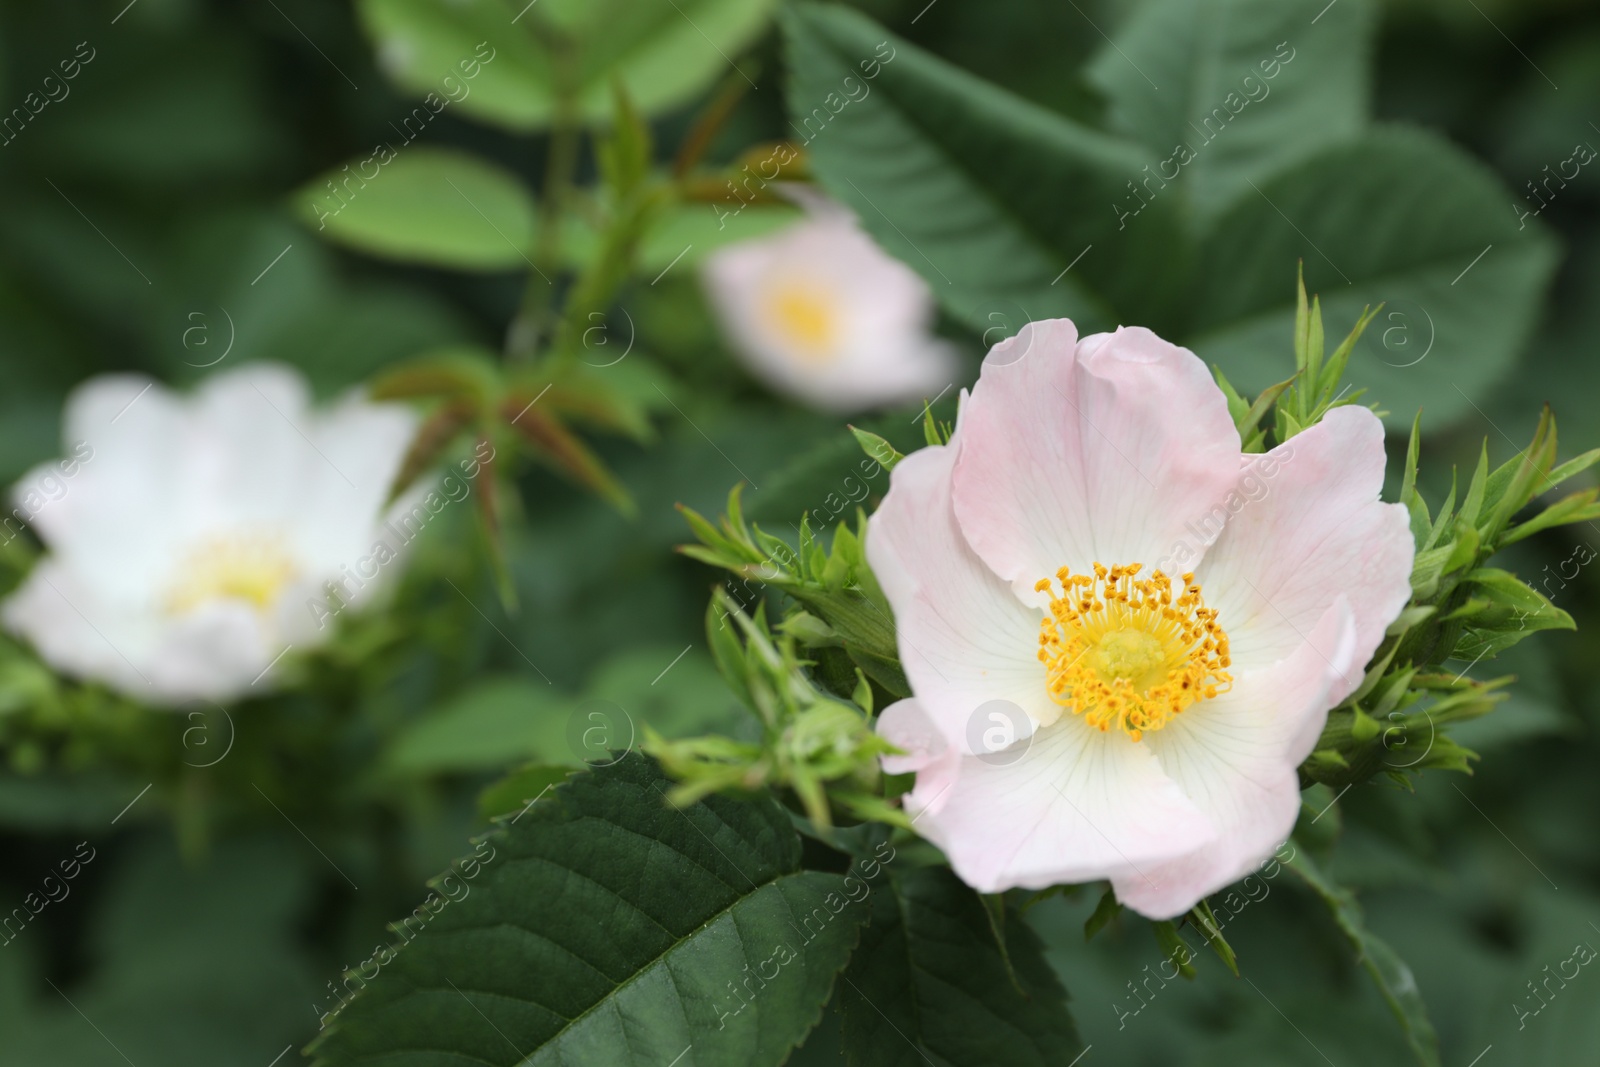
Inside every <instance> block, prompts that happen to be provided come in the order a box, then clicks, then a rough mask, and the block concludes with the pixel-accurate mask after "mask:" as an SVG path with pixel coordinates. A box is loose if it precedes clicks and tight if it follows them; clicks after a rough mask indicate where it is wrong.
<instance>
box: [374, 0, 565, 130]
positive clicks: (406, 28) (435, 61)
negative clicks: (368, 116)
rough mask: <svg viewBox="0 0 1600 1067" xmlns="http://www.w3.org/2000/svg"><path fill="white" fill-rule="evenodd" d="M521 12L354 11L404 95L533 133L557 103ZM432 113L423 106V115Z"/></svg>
mask: <svg viewBox="0 0 1600 1067" xmlns="http://www.w3.org/2000/svg"><path fill="white" fill-rule="evenodd" d="M522 6H523V5H522V4H520V3H517V4H513V3H512V0H357V4H356V8H357V11H358V12H359V13H360V16H361V25H362V28H363V29H365V30H366V32H367V36H368V38H370V39H371V41H372V44H373V47H374V48H376V49H377V51H378V66H379V67H380V68H382V69H383V71H384V72H385V73H386V74H388V75H389V77H390V78H392V79H393V80H394V81H395V83H396V84H397V85H399V86H400V87H401V88H403V89H407V90H410V91H411V92H412V93H413V94H414V95H415V96H416V97H417V98H418V99H422V100H424V101H425V103H430V104H431V105H432V106H433V107H439V106H440V102H441V101H443V102H444V103H443V107H444V108H450V109H459V110H460V111H461V112H463V113H465V114H467V115H471V116H472V117H474V118H477V119H481V120H483V121H486V122H493V123H497V124H499V125H502V126H507V127H509V128H511V129H513V130H530V129H535V128H537V127H539V126H541V125H543V124H544V123H546V122H548V121H549V118H550V113H551V111H552V109H553V106H554V97H553V95H552V92H551V88H550V86H551V80H550V61H549V59H548V57H547V56H546V55H545V52H544V50H543V49H542V48H540V47H539V45H538V44H537V43H536V42H535V41H534V38H533V36H532V35H531V34H530V33H529V32H528V27H527V26H526V25H520V24H518V23H515V22H513V21H512V20H513V19H515V18H516V17H517V13H518V11H519V9H521V8H522ZM480 46H486V47H483V48H482V49H481V50H480ZM486 59H487V61H488V62H484V60H486ZM463 64H465V66H463ZM473 71H476V74H475V75H473V76H469V75H471V74H472V72H473ZM445 79H449V80H448V81H446V80H445ZM430 93H431V94H433V96H434V99H433V101H428V100H427V95H428V94H430ZM428 111H429V108H428V107H424V108H423V109H422V115H423V116H425V115H427V114H428ZM410 117H411V118H412V119H413V124H415V122H417V121H419V120H420V119H421V116H418V115H417V113H416V112H415V111H414V112H412V115H411V116H410ZM402 121H404V120H402Z"/></svg>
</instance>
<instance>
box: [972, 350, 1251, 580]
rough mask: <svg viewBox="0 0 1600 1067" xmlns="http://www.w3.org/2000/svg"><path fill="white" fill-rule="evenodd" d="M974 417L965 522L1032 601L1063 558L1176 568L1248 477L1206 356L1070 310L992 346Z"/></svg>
mask: <svg viewBox="0 0 1600 1067" xmlns="http://www.w3.org/2000/svg"><path fill="white" fill-rule="evenodd" d="M962 419H963V424H962V430H963V434H964V438H965V444H964V446H963V448H962V453H961V459H960V462H959V463H958V464H957V465H956V471H955V510H956V515H957V517H958V519H959V520H960V524H961V529H962V532H963V533H964V534H965V535H966V538H967V540H968V542H969V543H970V544H971V545H972V547H973V549H974V550H976V551H977V553H978V555H979V556H981V557H982V558H983V559H984V561H985V562H987V563H988V564H989V566H990V568H991V569H992V570H993V571H994V572H995V573H996V574H998V575H999V576H1000V577H1002V578H1004V579H1006V580H1008V581H1010V582H1012V583H1014V585H1015V587H1016V589H1017V591H1018V595H1019V596H1023V597H1024V598H1027V599H1029V600H1032V599H1033V598H1034V597H1035V596H1036V594H1033V593H1032V588H1033V584H1034V583H1035V582H1036V581H1038V580H1039V579H1040V578H1049V577H1052V576H1053V575H1054V574H1055V573H1056V570H1057V569H1058V568H1060V567H1062V566H1068V567H1071V568H1072V570H1073V571H1075V572H1078V573H1083V572H1086V571H1088V570H1089V569H1090V568H1091V565H1092V564H1093V563H1095V562H1101V563H1104V564H1106V565H1108V566H1109V565H1113V564H1118V563H1143V564H1145V566H1146V567H1147V568H1155V567H1160V566H1163V563H1164V561H1166V560H1167V559H1168V557H1169V556H1170V555H1171V553H1172V551H1173V549H1174V547H1175V546H1176V545H1177V544H1179V543H1180V542H1181V540H1182V539H1183V537H1184V536H1185V534H1186V527H1187V526H1188V525H1189V524H1191V523H1193V522H1194V520H1196V519H1197V518H1199V517H1200V516H1202V515H1204V514H1205V513H1206V512H1207V511H1208V510H1209V509H1210V508H1211V507H1212V506H1213V505H1214V504H1215V503H1216V502H1217V501H1219V500H1221V499H1223V497H1224V496H1225V495H1226V494H1227V492H1228V490H1229V489H1230V488H1232V486H1233V484H1234V482H1235V481H1236V480H1237V479H1238V476H1239V459H1238V457H1239V434H1238V432H1237V431H1236V430H1235V429H1234V425H1233V420H1232V419H1231V418H1230V417H1229V415H1228V410H1227V403H1226V401H1225V400H1224V399H1223V396H1222V393H1221V391H1220V390H1218V388H1217V386H1216V384H1215V383H1214V382H1213V381H1212V380H1211V376H1210V374H1209V373H1208V372H1207V371H1206V368H1205V365H1204V364H1202V363H1201V362H1200V360H1199V359H1197V358H1196V357H1195V356H1194V354H1193V353H1191V352H1189V351H1187V350H1186V349H1182V348H1178V347H1177V346H1175V345H1171V344H1168V343H1167V342H1165V341H1163V340H1161V339H1160V338H1159V337H1156V336H1155V335H1154V334H1152V333H1151V332H1150V331H1148V330H1144V329H1138V328H1123V329H1119V330H1118V331H1117V332H1116V333H1114V334H1098V335H1096V336H1094V337H1088V338H1085V339H1084V340H1083V341H1082V342H1079V341H1078V340H1077V330H1076V328H1075V327H1074V326H1073V324H1072V323H1071V322H1070V321H1068V320H1066V319H1054V320H1049V321H1046V322H1036V323H1031V324H1029V325H1028V326H1026V327H1024V328H1023V329H1022V331H1021V332H1020V333H1018V334H1017V336H1016V337H1014V338H1012V339H1011V340H1009V341H1006V342H1004V343H1003V344H1000V345H997V346H996V347H995V349H994V350H993V351H992V352H990V354H989V356H988V358H987V359H986V360H985V361H984V368H983V377H982V378H981V380H980V381H979V382H978V385H977V386H976V387H975V388H974V389H973V393H972V399H971V401H970V402H969V403H968V404H967V406H966V409H965V411H964V412H963V415H962ZM1167 566H1168V567H1170V566H1171V565H1170V563H1169V564H1167ZM1178 573H1181V571H1179V572H1178Z"/></svg>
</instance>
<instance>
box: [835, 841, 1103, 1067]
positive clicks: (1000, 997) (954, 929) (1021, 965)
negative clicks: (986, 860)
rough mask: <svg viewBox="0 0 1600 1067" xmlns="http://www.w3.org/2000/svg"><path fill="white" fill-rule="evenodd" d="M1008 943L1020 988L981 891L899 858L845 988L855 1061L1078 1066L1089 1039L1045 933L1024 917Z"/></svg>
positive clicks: (887, 1065)
mask: <svg viewBox="0 0 1600 1067" xmlns="http://www.w3.org/2000/svg"><path fill="white" fill-rule="evenodd" d="M1006 946H1007V951H1008V953H1009V955H1010V958H1011V963H1012V964H1013V966H1014V969H1015V973H1016V979H1017V982H1018V984H1020V986H1021V987H1022V992H1020V993H1019V991H1018V989H1017V988H1016V987H1015V986H1013V984H1012V981H1011V978H1010V977H1009V975H1008V973H1007V967H1006V961H1005V959H1004V957H1003V956H1002V954H1001V950H1000V948H999V946H998V944H997V943H996V941H995V936H994V933H993V931H992V927H991V925H990V915H989V913H988V912H987V910H986V909H985V907H984V904H983V901H982V900H981V899H979V897H978V894H976V893H974V892H973V891H972V890H971V889H969V888H967V887H966V886H965V885H963V884H962V883H961V881H960V879H958V878H957V877H956V876H955V875H954V874H952V873H951V872H950V870H949V869H948V868H944V867H921V868H912V869H908V870H897V869H894V868H891V869H890V870H889V872H888V874H887V884H883V883H873V891H872V923H871V925H870V926H868V927H867V929H866V930H865V931H864V932H863V933H862V936H861V947H860V949H859V950H858V951H857V952H856V954H855V956H854V957H853V958H852V959H851V961H850V966H849V968H848V969H847V970H846V971H845V973H844V976H843V977H844V982H843V984H841V986H840V988H839V1003H840V1006H841V1008H842V1010H843V1014H844V1018H843V1021H842V1026H841V1030H842V1036H843V1044H844V1049H845V1061H846V1062H847V1063H849V1064H851V1065H852V1067H925V1065H926V1064H928V1063H930V1062H941V1063H948V1064H951V1065H952V1067H978V1065H980V1064H997V1063H1003V1064H1006V1065H1007V1067H1034V1065H1037V1067H1068V1065H1069V1064H1071V1063H1072V1062H1073V1060H1074V1059H1075V1058H1076V1057H1077V1056H1078V1055H1079V1054H1080V1053H1081V1052H1082V1051H1083V1046H1082V1043H1081V1042H1080V1040H1079V1038H1078V1034H1077V1030H1076V1028H1075V1027H1074V1026H1073V1023H1072V1018H1071V1016H1070V1015H1069V1014H1068V1012H1067V1004H1066V993H1065V991H1064V990H1063V989H1062V988H1061V984H1060V982H1059V980H1058V979H1057V978H1056V976H1055V972H1054V971H1052V970H1051V968H1050V965H1049V963H1048V962H1046V960H1045V957H1044V952H1043V949H1042V947H1041V945H1040V943H1039V939H1038V937H1037V935H1035V934H1034V932H1033V931H1032V929H1030V928H1029V927H1028V926H1027V925H1026V924H1025V923H1022V922H1020V921H1013V922H1011V923H1009V924H1008V925H1007V927H1006ZM930 1057H932V1058H930Z"/></svg>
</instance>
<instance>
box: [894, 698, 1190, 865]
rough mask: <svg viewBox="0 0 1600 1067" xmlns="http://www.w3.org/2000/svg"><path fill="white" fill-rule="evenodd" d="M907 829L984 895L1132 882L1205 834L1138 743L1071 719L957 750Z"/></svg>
mask: <svg viewBox="0 0 1600 1067" xmlns="http://www.w3.org/2000/svg"><path fill="white" fill-rule="evenodd" d="M1013 760H1014V762H1012V761H1013ZM918 785H919V790H918V792H921V788H920V786H921V783H920V781H919V783H918ZM916 825H917V830H918V832H919V833H922V834H923V835H924V836H926V837H927V838H928V839H929V840H931V841H933V842H934V843H935V844H937V845H938V846H939V847H940V848H942V849H944V852H945V855H946V856H947V857H948V858H949V860H950V865H951V866H952V867H953V868H954V869H955V872H956V873H957V874H958V875H960V876H961V879H962V881H964V882H966V883H967V884H968V885H970V886H972V887H973V888H974V889H977V890H978V891H980V892H984V893H998V892H1001V891H1003V890H1006V889H1012V888H1016V887H1019V886H1020V887H1023V888H1028V889H1040V888H1043V887H1045V886H1051V885H1055V884H1057V883H1060V882H1083V881H1090V880H1094V879H1098V878H1112V877H1116V878H1122V877H1130V878H1135V879H1139V878H1142V877H1143V875H1142V874H1141V872H1151V871H1153V870H1154V869H1157V868H1156V865H1158V864H1161V863H1163V862H1167V861H1170V860H1171V859H1173V858H1174V857H1177V856H1182V855H1186V854H1188V853H1189V852H1190V851H1192V850H1194V849H1195V848H1197V847H1200V846H1204V845H1207V844H1209V843H1210V842H1212V841H1213V839H1214V836H1215V835H1214V832H1213V830H1212V827H1211V824H1210V822H1209V821H1208V820H1207V818H1206V817H1205V815H1204V814H1202V813H1201V811H1200V810H1199V809H1198V808H1197V807H1196V806H1195V805H1194V804H1193V803H1191V802H1190V801H1189V800H1188V798H1186V797H1185V796H1184V795H1183V793H1182V791H1180V790H1179V788H1178V786H1177V783H1175V782H1173V781H1172V779H1170V778H1168V777H1167V776H1166V775H1165V774H1163V773H1162V771H1161V766H1160V764H1159V762H1158V761H1157V760H1156V758H1155V755H1154V753H1153V752H1152V751H1151V750H1150V749H1149V748H1148V747H1146V746H1144V745H1142V744H1139V743H1136V742H1133V741H1129V740H1128V738H1127V737H1126V736H1124V735H1123V734H1121V733H1120V732H1117V731H1111V732H1108V733H1101V732H1100V731H1098V730H1095V729H1092V728H1090V727H1088V726H1086V725H1084V723H1083V720H1082V719H1079V718H1077V717H1075V716H1071V715H1068V716H1065V717H1064V718H1062V719H1061V720H1060V721H1059V722H1057V723H1056V724H1055V725H1053V726H1051V727H1049V728H1048V729H1045V730H1041V731H1039V732H1038V733H1037V734H1035V735H1034V736H1033V738H1032V739H1031V741H1029V740H1024V741H1020V742H1018V744H1017V745H1016V746H1014V749H1012V750H1007V751H1004V752H999V753H994V754H990V755H986V756H963V757H962V758H961V763H960V768H959V773H958V774H957V775H956V776H955V777H954V779H953V781H951V782H950V783H949V784H948V786H947V787H946V789H945V796H944V797H943V803H942V804H939V805H938V806H937V807H936V806H934V805H933V804H932V803H929V804H928V806H927V807H926V809H925V810H924V811H923V812H922V814H920V815H919V816H918V820H917V824H916ZM1156 887H1157V888H1159V883H1156Z"/></svg>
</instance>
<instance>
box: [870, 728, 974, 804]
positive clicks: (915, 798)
mask: <svg viewBox="0 0 1600 1067" xmlns="http://www.w3.org/2000/svg"><path fill="white" fill-rule="evenodd" d="M877 730H878V736H880V737H882V738H883V739H884V740H886V741H888V742H889V743H890V744H892V745H894V746H895V747H896V748H899V749H902V750H904V751H905V753H906V754H905V755H903V756H884V757H883V770H884V773H885V774H909V773H911V772H913V771H915V772H916V775H917V784H916V786H915V788H913V789H912V791H911V792H910V793H909V794H908V795H907V796H906V798H905V800H904V803H905V808H906V811H908V812H910V813H911V814H912V815H913V816H920V815H922V814H923V813H924V812H936V811H938V810H939V809H940V808H942V807H943V806H944V800H945V798H946V797H947V795H948V793H949V787H950V786H951V785H952V784H953V783H954V782H955V779H956V775H957V773H958V772H959V770H960V765H961V753H959V752H957V751H956V749H955V748H954V746H952V745H951V744H950V743H949V742H948V741H946V740H945V737H944V735H943V734H942V733H940V732H939V729H938V727H936V726H934V724H933V720H932V719H930V718H928V715H927V713H926V712H924V711H923V710H922V707H921V705H919V704H918V703H917V702H916V700H915V699H910V700H899V701H896V702H895V703H893V704H890V705H889V706H888V707H886V708H884V709H883V713H882V714H880V715H879V716H878V725H877Z"/></svg>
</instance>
